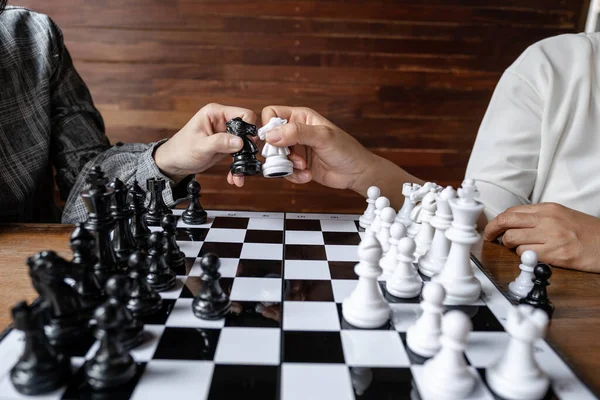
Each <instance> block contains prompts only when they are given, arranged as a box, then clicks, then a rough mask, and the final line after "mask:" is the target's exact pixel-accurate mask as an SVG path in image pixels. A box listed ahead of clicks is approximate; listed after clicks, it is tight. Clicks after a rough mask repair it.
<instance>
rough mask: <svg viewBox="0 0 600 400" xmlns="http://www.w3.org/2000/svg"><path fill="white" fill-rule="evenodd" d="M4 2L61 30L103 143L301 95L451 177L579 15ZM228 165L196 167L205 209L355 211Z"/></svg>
mask: <svg viewBox="0 0 600 400" xmlns="http://www.w3.org/2000/svg"><path fill="white" fill-rule="evenodd" d="M12 3H13V4H19V5H23V6H26V7H29V8H31V9H34V10H36V11H39V12H42V13H45V14H48V15H49V16H50V17H51V18H53V20H54V21H55V22H56V23H57V24H58V25H59V26H60V27H61V28H62V30H63V33H64V37H65V41H66V44H67V46H68V48H69V50H70V52H71V55H72V56H73V59H74V61H75V65H76V67H77V68H78V70H79V72H80V74H81V75H82V77H83V78H84V80H85V81H86V82H87V84H88V85H89V87H90V90H91V92H92V95H93V98H94V101H95V103H96V105H97V107H98V108H99V109H100V111H101V112H102V114H103V116H104V119H105V122H106V128H107V134H108V136H109V138H110V139H111V141H112V142H113V143H114V142H118V141H123V142H151V141H156V140H159V139H162V138H167V137H170V136H172V135H173V134H174V133H176V132H177V131H178V130H179V129H180V128H181V127H182V126H183V125H184V124H185V123H186V122H187V121H188V120H189V119H190V118H191V116H192V115H193V114H194V113H195V112H196V111H197V110H198V109H200V108H201V107H202V106H203V105H205V104H207V103H210V102H217V103H222V104H228V105H236V106H241V107H246V108H250V109H252V110H253V111H254V112H255V113H257V114H258V115H259V116H260V111H261V110H262V108H263V107H265V106H267V105H270V104H286V105H292V106H306V107H311V108H314V109H315V110H317V111H318V112H320V113H321V114H323V115H324V116H326V117H327V118H329V119H330V120H332V121H333V122H334V123H335V124H337V125H338V126H340V127H341V128H342V129H344V130H345V131H347V132H349V133H350V134H352V135H353V136H355V137H356V138H357V139H358V140H359V141H360V142H361V143H362V144H364V145H365V146H366V147H368V148H369V149H371V150H373V151H374V152H376V153H378V154H381V155H383V156H386V157H389V158H390V159H392V160H393V161H394V162H396V163H397V164H399V165H400V166H402V167H404V168H406V169H407V170H408V171H409V172H410V173H412V174H415V175H417V176H419V177H420V178H422V179H425V180H435V181H436V182H438V183H439V184H441V185H453V186H457V185H458V184H459V183H460V181H461V180H462V178H463V175H464V171H465V168H466V164H467V161H468V156H469V151H470V149H471V147H472V145H473V142H474V140H475V136H476V134H477V129H478V126H479V123H480V122H481V119H482V117H483V115H484V113H485V110H486V107H487V104H488V102H489V99H490V97H491V95H492V93H493V90H494V87H495V86H496V83H497V81H498V79H499V77H500V76H501V74H502V72H503V71H504V69H505V68H506V67H508V66H509V65H510V64H511V63H512V62H513V61H514V60H515V59H516V57H517V56H518V55H519V54H520V53H521V52H522V51H523V50H524V49H525V48H527V46H529V45H531V44H533V43H534V42H536V41H538V40H541V39H544V38H547V37H550V36H554V35H558V34H563V33H570V32H579V31H580V30H581V28H582V26H583V22H584V20H585V12H582V11H585V8H584V6H583V5H582V2H581V1H575V0H521V1H517V0H502V1H501V0H416V1H415V0H411V1H409V0H369V1H366V0H348V1H343V2H341V1H335V0H320V1H314V0H252V1H250V0H227V1H222V0H202V1H196V0H173V1H163V0H126V1H125V0H124V1H116V0H93V1H84V0H53V1H42V0H15V1H13V2H12ZM259 123H261V121H260V120H259ZM226 168H227V163H226V162H225V161H224V162H223V163H222V164H219V165H218V166H216V167H215V168H213V169H211V170H209V171H206V172H205V173H203V174H202V176H201V177H199V180H200V182H201V183H203V190H204V193H205V196H204V198H203V201H204V202H205V203H204V205H205V206H206V207H207V208H212V209H229V208H236V207H239V206H240V205H241V204H242V202H246V203H244V204H243V205H244V207H245V208H248V209H252V210H274V209H286V210H287V211H324V212H341V211H349V212H360V211H361V210H362V209H363V208H364V200H363V199H361V198H359V196H358V195H356V194H354V193H344V194H340V193H339V192H338V191H335V190H329V189H322V188H319V187H318V186H317V185H302V186H297V185H291V184H288V183H287V182H278V183H273V182H270V181H267V180H266V179H263V178H261V177H254V178H251V179H248V181H249V183H248V185H247V186H245V187H244V188H242V189H237V188H231V187H228V185H227V183H226V180H225V176H224V175H223V174H224V173H225V172H226V170H227V169H226ZM402 183H403V182H398V188H399V189H398V190H400V188H401V185H402ZM274 190H276V191H277V192H273V191H274ZM340 196H341V197H340ZM339 198H344V201H343V202H342V203H343V204H340V202H339V201H338V200H335V199H339ZM284 204H285V207H284ZM340 206H341V207H342V209H340V208H338V207H340Z"/></svg>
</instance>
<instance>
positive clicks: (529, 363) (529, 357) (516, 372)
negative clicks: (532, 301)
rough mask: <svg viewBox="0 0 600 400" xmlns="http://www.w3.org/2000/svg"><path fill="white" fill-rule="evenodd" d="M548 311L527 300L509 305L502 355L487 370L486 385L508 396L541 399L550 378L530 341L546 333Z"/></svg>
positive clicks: (510, 398) (518, 398) (517, 398)
mask: <svg viewBox="0 0 600 400" xmlns="http://www.w3.org/2000/svg"><path fill="white" fill-rule="evenodd" d="M547 326H548V314H546V313H545V312H544V311H543V310H539V309H536V308H533V307H532V306H530V305H528V304H520V305H518V306H516V307H511V309H510V310H509V312H508V315H507V319H506V331H507V332H508V333H509V334H510V341H509V342H508V347H507V349H506V351H505V352H504V354H503V355H502V357H500V359H499V360H498V361H497V362H495V363H494V364H492V365H491V366H489V367H488V368H487V370H486V373H485V374H486V378H487V382H488V385H489V386H490V388H491V389H492V391H494V393H496V394H497V395H498V396H501V397H502V398H504V399H507V400H521V399H528V400H529V399H531V400H537V399H542V398H543V397H544V395H545V394H546V392H547V391H548V387H549V385H550V380H549V379H548V377H547V376H546V375H545V374H544V373H543V372H542V370H541V369H540V367H539V365H538V363H537V362H536V361H535V358H534V356H533V343H534V342H535V341H536V340H538V339H541V338H543V337H544V336H545V334H546V328H547Z"/></svg>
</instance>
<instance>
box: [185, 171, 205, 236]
mask: <svg viewBox="0 0 600 400" xmlns="http://www.w3.org/2000/svg"><path fill="white" fill-rule="evenodd" d="M200 190H201V187H200V184H199V183H198V182H196V181H190V183H188V185H187V192H188V199H189V201H190V202H189V203H188V206H187V208H186V209H185V211H184V212H183V214H181V219H183V222H185V223H186V224H188V225H202V224H205V223H206V219H207V214H206V211H205V210H204V208H202V205H201V204H200Z"/></svg>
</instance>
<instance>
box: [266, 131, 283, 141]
mask: <svg viewBox="0 0 600 400" xmlns="http://www.w3.org/2000/svg"><path fill="white" fill-rule="evenodd" d="M280 140H281V130H280V129H277V128H276V129H273V130H271V131H269V132H267V142H269V143H277V142H279V141H280Z"/></svg>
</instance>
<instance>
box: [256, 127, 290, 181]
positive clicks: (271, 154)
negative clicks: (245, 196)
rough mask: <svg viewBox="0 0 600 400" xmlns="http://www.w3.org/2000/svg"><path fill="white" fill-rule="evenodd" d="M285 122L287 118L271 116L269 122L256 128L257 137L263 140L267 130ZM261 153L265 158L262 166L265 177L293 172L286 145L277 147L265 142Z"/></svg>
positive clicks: (280, 175)
mask: <svg viewBox="0 0 600 400" xmlns="http://www.w3.org/2000/svg"><path fill="white" fill-rule="evenodd" d="M285 124H287V119H281V118H277V117H273V118H271V119H270V120H269V123H267V124H266V125H265V126H263V127H262V128H260V129H259V130H258V137H259V138H260V139H261V140H265V139H266V136H267V132H269V131H270V130H271V129H274V128H277V127H279V126H283V125H285ZM261 154H262V156H263V157H264V158H265V163H264V164H263V168H262V170H263V175H264V176H265V178H277V177H282V176H288V175H291V174H292V172H294V164H293V163H292V162H291V161H290V160H288V158H287V157H288V155H289V154H290V149H288V148H287V147H277V146H273V145H272V144H269V143H265V146H264V147H263V150H262V153H261Z"/></svg>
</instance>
